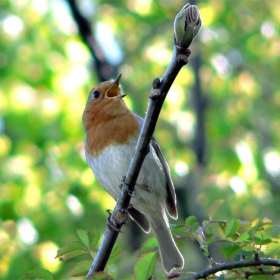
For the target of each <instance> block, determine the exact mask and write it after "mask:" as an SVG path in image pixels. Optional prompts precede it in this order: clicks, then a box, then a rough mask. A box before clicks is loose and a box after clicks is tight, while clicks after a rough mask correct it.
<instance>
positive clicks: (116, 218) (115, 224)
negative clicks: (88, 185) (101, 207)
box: [106, 209, 128, 232]
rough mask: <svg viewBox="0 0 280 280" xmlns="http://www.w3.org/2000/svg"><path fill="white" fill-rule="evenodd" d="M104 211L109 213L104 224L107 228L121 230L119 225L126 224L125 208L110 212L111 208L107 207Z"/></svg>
mask: <svg viewBox="0 0 280 280" xmlns="http://www.w3.org/2000/svg"><path fill="white" fill-rule="evenodd" d="M106 212H107V213H108V214H109V217H108V218H107V222H106V225H107V226H108V228H109V229H111V230H114V231H117V232H122V231H121V230H120V229H119V227H121V226H122V225H124V224H126V221H127V218H128V214H127V212H128V211H125V210H122V211H120V210H117V211H114V212H113V213H112V211H111V210H109V209H107V210H106Z"/></svg>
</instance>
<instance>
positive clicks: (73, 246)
mask: <svg viewBox="0 0 280 280" xmlns="http://www.w3.org/2000/svg"><path fill="white" fill-rule="evenodd" d="M83 252H84V253H85V252H87V251H86V249H85V248H84V246H83V244H82V243H81V242H79V241H73V242H71V243H69V244H66V245H64V246H63V247H62V248H60V249H59V250H58V251H57V254H56V258H62V259H63V256H64V255H65V254H68V257H69V256H70V254H73V256H77V255H81V254H82V253H83Z"/></svg>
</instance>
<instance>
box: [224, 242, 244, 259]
mask: <svg viewBox="0 0 280 280" xmlns="http://www.w3.org/2000/svg"><path fill="white" fill-rule="evenodd" d="M239 251H240V247H239V246H238V245H237V244H235V243H231V242H223V243H222V245H221V252H222V254H223V255H224V256H225V258H230V257H232V256H233V255H235V254H237V253H238V252H239Z"/></svg>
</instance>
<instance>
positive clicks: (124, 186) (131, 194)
mask: <svg viewBox="0 0 280 280" xmlns="http://www.w3.org/2000/svg"><path fill="white" fill-rule="evenodd" d="M125 179H126V176H123V177H122V182H121V184H120V189H121V190H126V191H127V193H128V194H129V195H130V196H131V197H134V198H137V197H138V196H137V194H136V193H135V191H134V193H133V192H132V191H131V190H129V189H128V186H127V184H126V182H125Z"/></svg>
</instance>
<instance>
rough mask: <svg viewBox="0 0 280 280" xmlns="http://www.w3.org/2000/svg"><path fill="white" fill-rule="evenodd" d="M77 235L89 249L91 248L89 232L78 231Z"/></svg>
mask: <svg viewBox="0 0 280 280" xmlns="http://www.w3.org/2000/svg"><path fill="white" fill-rule="evenodd" d="M77 234H78V236H79V238H80V239H81V240H82V242H83V243H84V244H85V245H86V247H87V248H89V236H88V231H87V230H83V229H78V230H77Z"/></svg>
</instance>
